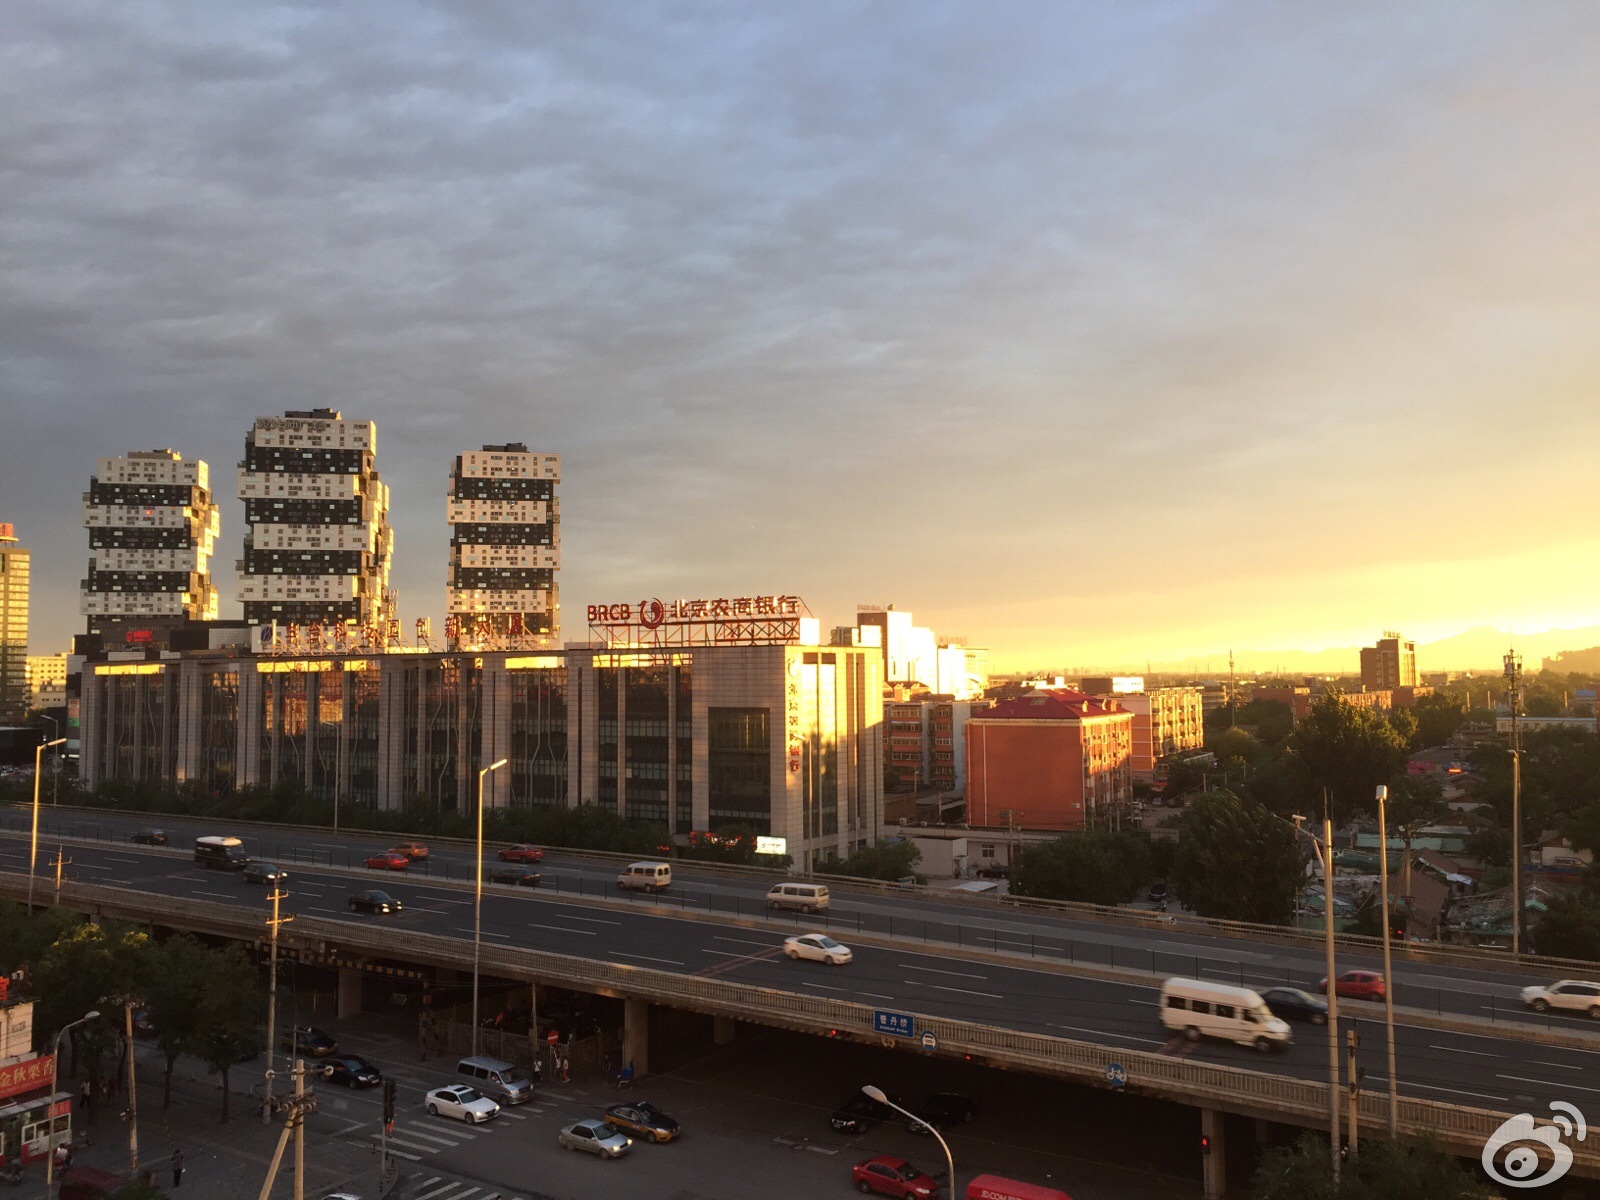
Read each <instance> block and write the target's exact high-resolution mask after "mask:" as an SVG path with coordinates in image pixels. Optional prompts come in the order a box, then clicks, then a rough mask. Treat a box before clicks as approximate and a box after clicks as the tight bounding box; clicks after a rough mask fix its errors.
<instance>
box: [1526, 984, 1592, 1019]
mask: <svg viewBox="0 0 1600 1200" xmlns="http://www.w3.org/2000/svg"><path fill="white" fill-rule="evenodd" d="M1522 1002H1523V1003H1524V1004H1526V1005H1527V1006H1528V1007H1529V1008H1531V1009H1533V1011H1534V1012H1548V1011H1550V1009H1552V1008H1559V1009H1565V1010H1566V1011H1567V1012H1580V1013H1588V1014H1589V1015H1590V1016H1591V1017H1593V1018H1595V1019H1596V1020H1597V1021H1600V983H1590V982H1589V981H1587V980H1584V979H1563V980H1561V982H1559V983H1552V984H1550V985H1549V986H1548V987H1545V986H1543V985H1538V986H1535V987H1525V988H1523V989H1522Z"/></svg>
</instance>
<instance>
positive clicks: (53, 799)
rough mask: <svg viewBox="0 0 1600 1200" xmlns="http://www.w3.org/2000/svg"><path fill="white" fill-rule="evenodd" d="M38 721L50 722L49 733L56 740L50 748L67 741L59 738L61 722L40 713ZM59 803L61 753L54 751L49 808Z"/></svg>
mask: <svg viewBox="0 0 1600 1200" xmlns="http://www.w3.org/2000/svg"><path fill="white" fill-rule="evenodd" d="M39 719H40V720H41V721H49V722H50V731H51V732H52V733H54V734H55V735H56V740H55V741H53V742H51V743H50V744H51V745H52V746H59V745H60V744H61V743H62V742H64V741H66V740H67V739H66V738H64V737H62V736H61V722H60V721H58V720H56V719H55V718H54V717H47V716H45V715H44V713H40V714H39ZM35 773H36V774H37V772H35ZM60 803H61V751H59V750H57V751H56V756H55V768H54V769H53V770H52V771H51V772H50V807H51V808H54V807H56V805H58V804H60Z"/></svg>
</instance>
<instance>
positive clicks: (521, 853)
mask: <svg viewBox="0 0 1600 1200" xmlns="http://www.w3.org/2000/svg"><path fill="white" fill-rule="evenodd" d="M500 861H501V862H520V863H536V862H543V861H544V851H543V850H541V849H539V847H537V846H530V845H528V843H527V842H518V843H517V844H516V845H515V846H507V847H506V848H505V849H504V850H502V851H500Z"/></svg>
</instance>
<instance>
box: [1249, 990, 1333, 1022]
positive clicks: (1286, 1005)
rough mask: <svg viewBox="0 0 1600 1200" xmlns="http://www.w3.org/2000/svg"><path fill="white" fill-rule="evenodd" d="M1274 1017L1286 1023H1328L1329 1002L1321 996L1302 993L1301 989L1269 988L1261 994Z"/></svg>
mask: <svg viewBox="0 0 1600 1200" xmlns="http://www.w3.org/2000/svg"><path fill="white" fill-rule="evenodd" d="M1261 998H1262V999H1263V1000H1265V1001H1266V1002H1267V1007H1268V1008H1270V1009H1271V1010H1272V1015H1273V1016H1275V1017H1282V1018H1283V1019H1284V1020H1285V1021H1310V1022H1311V1023H1312V1024H1313V1025H1326V1024H1327V1023H1328V1002H1327V1001H1326V1000H1324V999H1322V998H1321V997H1320V996H1313V995H1311V993H1309V992H1302V991H1301V990H1300V989H1299V988H1291V987H1277V988H1268V989H1267V990H1266V991H1264V992H1262V993H1261Z"/></svg>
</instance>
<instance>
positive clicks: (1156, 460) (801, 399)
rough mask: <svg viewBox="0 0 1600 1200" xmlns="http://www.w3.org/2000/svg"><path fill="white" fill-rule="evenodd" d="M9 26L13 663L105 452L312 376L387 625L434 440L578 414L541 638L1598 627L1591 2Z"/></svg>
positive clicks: (438, 512) (418, 580) (562, 430)
mask: <svg viewBox="0 0 1600 1200" xmlns="http://www.w3.org/2000/svg"><path fill="white" fill-rule="evenodd" d="M8 25H9V27H10V28H9V30H8V37H7V39H6V41H5V46H4V49H3V53H4V59H3V69H0V112H4V113H5V116H4V117H0V206H3V208H0V212H3V216H4V220H3V221H0V272H3V274H0V278H3V280H4V283H3V286H0V395H3V398H4V408H5V414H6V419H5V438H4V442H3V445H0V520H11V521H15V522H16V523H17V525H18V526H19V532H20V533H21V534H22V535H23V537H24V539H25V540H26V541H27V543H28V544H30V545H31V546H32V547H33V549H34V551H35V578H36V585H35V597H34V600H35V612H36V616H35V632H34V637H33V639H32V640H33V645H34V650H35V652H43V651H45V650H48V649H53V648H55V647H57V646H58V645H60V644H62V643H64V642H65V640H66V638H67V637H68V636H70V634H71V633H72V632H73V631H75V630H76V629H78V628H80V627H81V622H80V621H79V620H78V619H77V618H75V617H74V616H73V615H72V614H73V612H74V611H75V608H76V581H77V579H78V578H79V577H80V576H81V574H82V572H83V569H84V565H85V562H86V559H87V539H86V537H85V535H84V534H83V531H82V529H81V527H80V526H79V519H80V517H79V510H78V498H79V493H80V492H81V491H82V490H83V489H84V487H85V486H86V485H87V482H88V478H89V475H90V474H91V473H92V472H93V469H94V461H95V459H96V458H97V457H100V456H102V455H111V454H118V453H123V452H126V451H128V450H131V449H148V448H152V447H155V446H166V445H171V446H174V447H176V448H178V449H180V450H182V451H183V452H184V453H186V454H189V455H199V456H201V457H204V458H206V459H208V460H209V461H210V462H211V463H212V467H213V479H214V484H215V486H216V488H217V491H218V492H219V493H221V494H222V495H224V496H229V497H231V494H232V489H233V465H234V463H235V462H236V461H237V460H238V459H239V458H240V457H241V452H242V449H243V441H244V434H245V431H246V429H247V428H248V426H249V424H250V422H251V420H252V419H253V418H254V417H255V416H257V415H264V414H268V413H272V412H276V411H281V410H283V409H285V408H299V407H310V406H314V405H331V406H333V407H336V408H340V409H342V410H344V412H345V413H346V414H347V415H358V416H370V417H372V418H374V419H375V420H377V421H378V423H379V430H380V437H379V468H380V470H381V471H382V472H383V474H384V476H385V477H386V479H387V480H388V481H389V483H390V484H391V486H392V488H393V490H394V497H395V503H396V510H395V513H394V522H395V525H396V529H397V535H398V544H397V563H396V572H395V581H396V583H397V585H398V587H399V589H400V593H401V606H402V611H403V613H404V615H406V616H407V617H408V618H409V617H411V616H415V615H422V614H433V615H435V616H437V615H438V614H439V613H440V611H441V609H442V604H443V576H444V565H445V546H446V542H447V536H448V535H447V530H446V526H445V524H444V520H443V494H444V488H445V478H446V475H447V473H448V469H449V462H450V458H451V457H452V455H453V454H455V453H456V452H458V451H460V450H462V449H469V448H474V447H476V446H478V445H480V444H482V443H484V442H488V441H504V440H524V441H527V442H528V443H529V444H530V445H532V446H534V447H535V448H538V449H541V450H549V451H555V452H559V453H561V454H563V455H564V457H565V469H566V483H565V485H564V487H563V492H562V496H563V499H562V511H563V522H564V524H563V540H564V563H565V565H564V569H563V572H562V584H563V596H564V612H565V626H566V631H567V633H568V635H569V636H573V637H580V636H582V634H583V629H582V621H581V613H582V606H583V605H584V604H586V603H589V602H592V601H601V600H614V599H635V598H637V597H638V596H640V595H650V594H660V595H705V594H723V593H725V592H736V593H741V594H742V593H748V592H753V591H766V590H772V591H796V592H799V593H801V594H802V595H804V596H806V597H807V599H808V600H809V601H810V603H811V607H812V608H813V610H814V611H817V612H818V613H819V615H821V616H823V618H824V621H825V623H829V622H843V621H845V620H848V619H849V614H850V611H851V610H852V609H853V606H854V604H855V602H856V601H858V600H883V601H893V602H896V603H897V604H898V605H899V606H900V607H903V608H911V609H913V610H914V611H915V612H916V614H917V616H918V619H919V621H926V622H928V623H932V624H934V625H935V626H936V627H937V628H941V629H942V630H944V631H945V632H947V633H963V634H966V635H967V636H969V637H970V638H971V639H972V640H974V641H975V642H987V643H988V644H990V645H991V646H992V647H994V649H995V651H996V660H997V662H999V663H1000V664H1001V665H1002V666H1004V665H1007V664H1009V663H1013V662H1023V661H1025V662H1031V663H1040V664H1044V663H1051V662H1056V663H1064V662H1078V663H1098V662H1106V663H1110V662H1113V661H1123V662H1139V661H1142V660H1143V659H1144V658H1146V657H1154V658H1157V659H1160V658H1171V657H1177V656H1179V655H1182V654H1188V653H1192V652H1199V651H1205V650H1208V649H1210V648H1211V647H1214V646H1225V645H1228V644H1230V643H1232V644H1251V643H1252V641H1255V642H1257V643H1262V642H1264V643H1265V644H1308V645H1314V644H1318V643H1327V642H1335V643H1337V642H1342V641H1346V640H1350V639H1351V637H1352V635H1353V636H1356V637H1359V636H1364V635H1366V634H1369V633H1370V632H1371V631H1373V630H1375V629H1377V628H1379V627H1382V626H1389V625H1394V624H1405V625H1406V626H1407V627H1408V628H1412V629H1413V630H1414V631H1416V632H1418V633H1420V634H1422V635H1423V636H1429V635H1436V634H1438V633H1443V632H1448V631H1449V629H1450V628H1451V627H1452V626H1454V625H1461V624H1468V623H1472V622H1478V621H1494V622H1498V623H1501V624H1505V623H1509V622H1515V623H1517V624H1518V625H1527V624H1528V623H1529V622H1530V621H1535V622H1536V621H1539V620H1548V621H1549V622H1550V623H1563V622H1564V623H1567V624H1573V625H1576V624H1585V623H1592V622H1593V621H1594V620H1596V619H1597V616H1600V608H1597V607H1596V602H1595V601H1594V599H1593V597H1594V596H1595V595H1596V594H1600V553H1596V551H1597V550H1600V539H1597V538H1596V535H1595V533H1594V522H1593V518H1592V508H1593V505H1592V503H1591V499H1592V497H1591V495H1590V493H1591V492H1592V477H1593V473H1594V468H1595V464H1596V462H1597V461H1600V460H1597V458H1596V453H1595V447H1596V446H1597V445H1600V409H1597V407H1596V405H1595V403H1594V397H1595V383H1596V379H1597V376H1600V327H1597V326H1600V315H1597V314H1600V304H1597V301H1600V270H1597V269H1596V267H1597V265H1600V264H1597V262H1596V259H1597V257H1600V255H1597V251H1600V215H1597V214H1600V206H1597V205H1596V204H1595V203H1594V196H1595V195H1596V194H1597V193H1600V187H1597V185H1600V178H1597V176H1600V155H1596V153H1595V149H1596V147H1595V145H1594V140H1595V133H1594V131H1595V130H1596V129H1600V92H1597V91H1596V89H1594V87H1593V86H1592V82H1593V63H1594V61H1595V51H1596V49H1597V47H1600V13H1597V11H1596V10H1595V9H1593V7H1592V6H1587V5H1579V4H1545V5H1539V6H1536V7H1532V8H1529V7H1527V6H1521V7H1516V8H1508V7H1505V6H1498V5H1490V4H1482V5H1476V4H1462V3H1451V4H1438V5H1426V4H1424V5H1409V6H1404V7H1403V8H1401V9H1398V10H1397V9H1395V8H1394V7H1393V6H1385V5H1379V4H1370V5H1363V4H1339V5H1332V4H1330V5H1321V6H1291V7H1289V8H1285V7H1284V6H1281V5H1267V4H1259V5H1258V4H1200V3H1180V4H1149V5H1137V6H1120V7H1118V6H1112V7H1107V6H1103V5H1089V4H1085V5H1033V6H1024V5H998V6H996V5H975V6H954V5H939V4H929V5H915V6H903V5H901V6H873V5H852V4H831V5H830V4H812V5H801V6H778V7H773V8H762V7H761V6H755V7H751V6H724V7H718V6H709V5H698V4H684V5H676V4H666V5H646V4H616V5H582V6H576V7H573V6H558V5H534V4H523V3H513V2H510V0H506V2H493V0H480V2H478V3H450V4H420V3H407V2H404V0H385V2H383V3H371V4H360V3H345V4H339V5H321V4H311V3H306V4H302V5H294V4H285V5H268V4H254V5H217V4H205V3H199V2H196V3H192V4H179V3H157V2H154V0H150V2H146V3H142V4H131V5H119V6H105V5H100V4H89V3H72V2H71V0H20V2H19V3H17V4H15V5H13V7H12V9H11V11H10V12H9V14H8ZM223 519H224V525H223V538H222V541H221V543H220V547H219V555H218V566H219V570H218V576H219V583H220V584H221V586H222V589H223V594H224V596H229V595H231V587H232V582H231V565H232V559H233V558H234V557H236V554H237V548H238V545H239V541H240V539H241V538H242V537H243V534H244V528H243V524H242V506H241V505H239V504H238V503H237V502H236V501H233V500H231V499H228V500H225V502H224V512H223ZM224 610H225V613H227V612H229V611H230V608H229V605H228V604H227V603H225V605H224ZM232 611H236V610H232Z"/></svg>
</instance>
